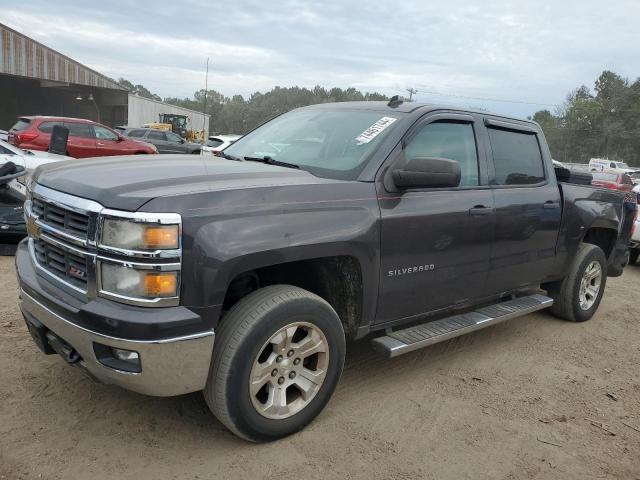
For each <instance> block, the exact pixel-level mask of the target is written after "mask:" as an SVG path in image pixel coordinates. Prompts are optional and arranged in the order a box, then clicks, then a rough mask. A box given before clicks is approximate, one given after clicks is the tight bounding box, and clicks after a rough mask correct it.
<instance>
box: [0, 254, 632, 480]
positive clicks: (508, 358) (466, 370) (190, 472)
mask: <svg viewBox="0 0 640 480" xmlns="http://www.w3.org/2000/svg"><path fill="white" fill-rule="evenodd" d="M639 286H640V266H636V267H629V268H627V270H626V271H625V274H624V276H622V277H621V278H614V279H609V283H608V285H607V291H606V294H605V298H604V301H603V304H602V305H601V307H600V310H599V312H598V314H597V315H596V316H595V317H594V318H593V320H591V321H590V322H587V323H584V324H571V323H566V322H563V321H559V320H556V319H554V318H553V317H551V316H550V315H549V314H547V313H545V312H542V313H538V314H533V315H529V316H527V317H523V318H521V319H516V320H513V321H511V322H507V323H504V324H501V325H498V326H495V327H492V328H489V329H486V330H483V331H480V332H477V333H475V334H471V335H467V336H465V337H461V338H459V339H455V340H452V341H449V342H447V343H443V344H439V345H436V346H434V347H432V348H429V349H425V350H422V351H417V352H414V353H411V354H407V355H405V356H402V357H399V358H397V359H394V360H387V359H384V358H382V357H380V356H378V355H377V354H375V353H374V352H373V351H372V349H371V348H370V347H369V343H368V342H367V341H366V340H365V341H361V342H358V343H355V344H352V345H350V350H349V354H348V358H347V366H346V369H345V373H344V376H343V377H342V380H341V382H340V385H339V387H338V390H337V392H336V394H335V395H334V397H333V399H332V400H331V401H330V403H329V405H328V407H327V408H326V409H325V411H324V412H323V413H322V414H321V415H320V416H319V417H318V418H317V419H316V420H315V421H314V422H313V423H312V424H311V425H310V426H309V427H308V428H307V429H306V430H304V431H303V432H301V433H299V434H297V435H294V436H292V437H289V438H287V439H284V440H281V441H279V442H275V443H271V444H264V445H254V444H249V443H246V442H244V441H241V440H239V439H237V438H236V437H234V436H233V435H232V434H230V433H229V432H227V431H226V430H225V429H224V428H223V427H222V425H221V424H219V423H218V422H217V421H216V420H215V418H214V417H213V416H212V415H210V414H209V412H208V410H207V407H206V405H205V403H204V401H203V399H202V396H201V395H200V394H192V395H186V396H182V397H176V398H151V397H145V396H142V395H138V394H135V393H130V392H127V391H124V390H121V389H119V388H117V387H112V386H106V385H100V384H97V383H94V382H92V381H91V380H89V379H88V378H87V377H85V376H84V375H83V373H82V372H81V371H80V370H79V369H76V368H70V367H68V366H67V365H66V364H65V363H64V362H63V361H62V360H61V359H60V358H58V357H57V356H44V355H42V354H40V352H39V351H38V350H37V348H36V347H35V345H34V344H33V343H32V341H31V339H30V337H29V335H28V333H27V331H26V327H25V326H24V323H23V320H22V317H21V316H20V313H19V310H18V306H17V291H16V281H15V274H14V270H13V258H11V257H0V478H1V479H11V480H13V479H31V478H35V479H39V478H43V479H67V480H68V479H110V480H113V479H154V480H155V479H183V478H186V479H212V478H225V479H226V478H252V479H260V478H283V479H284V478H294V477H293V476H294V475H295V476H298V478H301V477H302V478H305V479H315V478H318V479H333V478H340V479H360V478H362V479H416V478H433V479H456V480H458V479H467V478H469V479H482V478H491V479H519V478H527V479H529V478H535V479H563V480H564V479H574V478H575V479H581V480H583V479H589V478H612V479H613V478H615V479H640V367H639V365H640V302H639V301H638V300H639V299H638V290H639Z"/></svg>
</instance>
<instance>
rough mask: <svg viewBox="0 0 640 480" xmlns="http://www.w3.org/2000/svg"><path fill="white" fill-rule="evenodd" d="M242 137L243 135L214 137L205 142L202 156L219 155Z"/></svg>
mask: <svg viewBox="0 0 640 480" xmlns="http://www.w3.org/2000/svg"><path fill="white" fill-rule="evenodd" d="M241 137H242V135H212V136H210V137H209V138H208V139H207V140H206V141H205V142H204V145H203V146H202V154H203V155H208V154H211V155H217V154H218V153H220V152H221V151H223V150H224V149H225V148H227V147H228V146H229V145H231V144H233V143H234V142H236V141H237V140H238V139H239V138H241Z"/></svg>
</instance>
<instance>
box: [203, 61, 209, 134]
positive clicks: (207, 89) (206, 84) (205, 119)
mask: <svg viewBox="0 0 640 480" xmlns="http://www.w3.org/2000/svg"><path fill="white" fill-rule="evenodd" d="M208 91H209V57H207V73H206V74H205V76H204V107H203V108H202V131H203V132H204V136H205V140H206V138H207V135H209V132H205V131H204V127H205V125H206V123H207V93H208Z"/></svg>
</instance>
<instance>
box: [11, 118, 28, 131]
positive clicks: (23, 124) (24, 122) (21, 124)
mask: <svg viewBox="0 0 640 480" xmlns="http://www.w3.org/2000/svg"><path fill="white" fill-rule="evenodd" d="M29 125H31V120H29V119H28V118H19V119H18V121H17V122H16V123H15V125H14V126H13V127H11V130H13V131H15V132H21V131H22V130H24V129H25V128H27V127H28V126H29Z"/></svg>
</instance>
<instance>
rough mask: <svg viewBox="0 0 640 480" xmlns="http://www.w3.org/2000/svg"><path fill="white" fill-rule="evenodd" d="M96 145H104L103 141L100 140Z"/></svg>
mask: <svg viewBox="0 0 640 480" xmlns="http://www.w3.org/2000/svg"><path fill="white" fill-rule="evenodd" d="M96 145H98V146H99V147H104V143H102V142H98V143H97V144H96Z"/></svg>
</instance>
